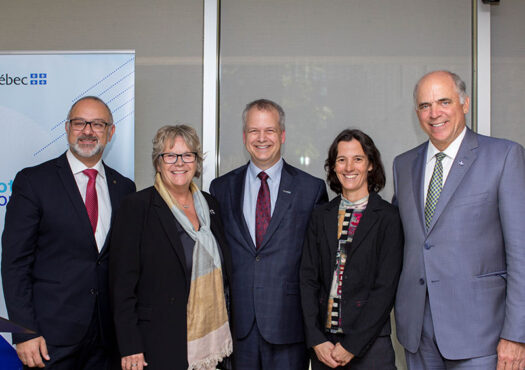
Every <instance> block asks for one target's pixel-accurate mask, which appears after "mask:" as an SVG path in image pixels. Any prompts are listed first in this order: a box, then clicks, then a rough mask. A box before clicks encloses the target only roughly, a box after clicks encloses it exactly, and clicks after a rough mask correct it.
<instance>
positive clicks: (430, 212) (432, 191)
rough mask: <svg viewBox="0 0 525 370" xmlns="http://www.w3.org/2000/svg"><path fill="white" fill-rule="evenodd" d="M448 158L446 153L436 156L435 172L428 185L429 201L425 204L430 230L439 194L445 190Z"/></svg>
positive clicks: (427, 224)
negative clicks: (444, 163)
mask: <svg viewBox="0 0 525 370" xmlns="http://www.w3.org/2000/svg"><path fill="white" fill-rule="evenodd" d="M445 157H446V154H445V153H442V152H439V153H437V154H436V164H435V165H434V172H433V173H432V178H431V179H430V184H429V185H428V192H427V201H426V203H425V225H426V227H427V229H428V227H429V226H430V221H432V216H434V211H435V210H436V204H437V202H438V199H439V194H440V193H441V189H442V188H443V163H442V161H443V158H445Z"/></svg>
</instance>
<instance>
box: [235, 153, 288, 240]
mask: <svg viewBox="0 0 525 370" xmlns="http://www.w3.org/2000/svg"><path fill="white" fill-rule="evenodd" d="M282 169H283V159H282V158H281V159H279V161H278V162H277V163H276V164H274V165H273V166H272V167H270V168H268V169H267V170H264V172H266V174H267V175H268V179H267V180H266V182H267V183H268V188H270V203H271V215H273V210H274V209H275V203H276V202H277V195H278V194H279V185H280V183H281V171H282ZM261 171H262V170H261V169H260V168H258V167H257V166H256V165H254V164H253V162H252V161H250V164H249V165H248V169H247V171H246V178H245V180H244V200H243V207H242V210H243V213H244V219H245V220H246V224H247V225H248V230H250V235H251V237H252V240H253V244H255V210H256V208H257V196H258V195H259V189H260V187H261V179H260V178H258V177H257V175H258V174H259V173H260V172H261Z"/></svg>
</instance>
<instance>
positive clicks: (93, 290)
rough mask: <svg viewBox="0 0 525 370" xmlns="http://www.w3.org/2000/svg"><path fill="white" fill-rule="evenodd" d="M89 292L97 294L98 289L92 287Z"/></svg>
mask: <svg viewBox="0 0 525 370" xmlns="http://www.w3.org/2000/svg"><path fill="white" fill-rule="evenodd" d="M89 292H90V293H91V294H93V295H97V294H98V291H97V290H96V289H93V288H91V290H90V291H89Z"/></svg>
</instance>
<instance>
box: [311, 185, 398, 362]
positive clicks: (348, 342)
mask: <svg viewBox="0 0 525 370" xmlns="http://www.w3.org/2000/svg"><path fill="white" fill-rule="evenodd" d="M340 201H341V197H340V196H338V197H336V198H334V199H333V200H332V201H331V202H330V203H328V204H325V205H322V206H320V207H318V208H317V209H316V210H315V211H314V213H313V214H312V221H311V223H310V226H309V228H308V234H307V236H306V240H305V243H304V251H303V259H302V261H301V296H302V304H303V314H304V321H305V331H306V343H307V345H308V347H313V346H315V345H317V344H320V343H323V342H325V341H326V340H327V339H326V337H325V334H324V333H325V330H324V327H325V324H326V315H327V301H328V296H329V293H330V287H331V284H332V278H333V274H334V268H335V259H336V252H337V247H338V244H339V243H338V239H337V217H338V216H337V215H338V210H339V203H340ZM402 258H403V229H402V227H401V220H400V218H399V213H398V211H397V209H396V208H395V207H394V206H392V205H391V204H389V203H387V202H385V201H384V200H383V199H381V197H380V196H379V195H378V194H376V193H370V197H369V200H368V205H367V207H366V209H365V212H364V214H363V217H362V218H361V221H360V222H359V225H358V226H357V230H356V233H355V235H354V239H353V241H352V244H351V247H350V250H349V251H348V256H347V262H346V267H345V271H344V273H343V291H342V309H343V312H342V319H343V332H344V333H345V336H344V339H343V341H342V342H341V345H342V346H343V347H344V348H345V349H346V350H347V351H350V352H351V353H353V354H354V355H356V356H362V355H364V354H365V352H366V350H367V349H368V347H369V346H370V345H372V344H373V342H374V341H375V339H376V338H377V337H378V336H379V335H389V334H390V311H391V310H392V306H393V305H394V297H395V294H396V288H397V283H398V281H399V275H400V273H401V264H402Z"/></svg>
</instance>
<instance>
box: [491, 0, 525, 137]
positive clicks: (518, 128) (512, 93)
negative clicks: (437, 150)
mask: <svg viewBox="0 0 525 370" xmlns="http://www.w3.org/2000/svg"><path fill="white" fill-rule="evenodd" d="M524 14H525V2H523V1H502V2H501V4H499V5H498V6H492V7H491V18H490V23H491V54H492V58H491V60H492V64H491V68H492V76H491V77H492V79H491V99H492V102H491V134H492V136H495V137H503V138H507V139H511V140H514V141H517V142H519V143H520V144H522V145H525V125H524V124H523V117H524V116H525V104H524V100H523V91H524V89H525V37H524V35H525V22H523V15H524Z"/></svg>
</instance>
